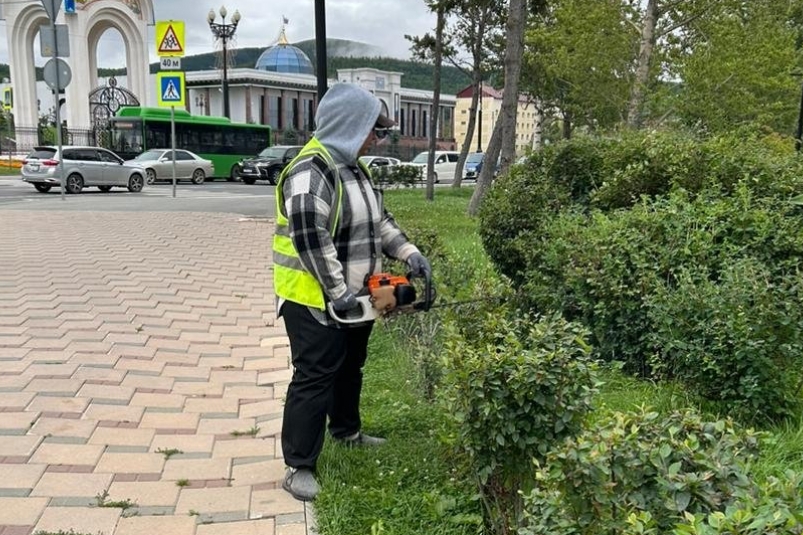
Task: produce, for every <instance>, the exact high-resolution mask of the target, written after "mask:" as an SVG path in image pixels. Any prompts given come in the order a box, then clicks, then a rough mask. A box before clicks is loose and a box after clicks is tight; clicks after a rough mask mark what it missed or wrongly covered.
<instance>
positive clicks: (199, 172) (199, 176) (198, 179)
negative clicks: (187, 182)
mask: <svg viewBox="0 0 803 535" xmlns="http://www.w3.org/2000/svg"><path fill="white" fill-rule="evenodd" d="M204 180H206V174H204V170H203V169H196V170H195V171H193V172H192V183H193V184H203V183H204Z"/></svg>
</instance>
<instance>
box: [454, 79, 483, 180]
mask: <svg viewBox="0 0 803 535" xmlns="http://www.w3.org/2000/svg"><path fill="white" fill-rule="evenodd" d="M481 76H482V74H481V73H480V72H479V71H474V80H472V86H473V87H474V90H473V91H474V94H473V95H471V107H470V108H469V110H468V127H467V128H466V137H465V139H464V140H463V146H462V147H461V148H460V156H458V158H457V167H456V168H455V171H454V182H452V187H453V188H459V187H460V186H461V185H462V183H463V169H464V168H465V165H466V159H467V158H468V153H469V151H470V150H471V141H472V138H473V137H474V130H475V128H476V126H477V106H478V103H479V98H480V97H481V96H482V95H481V91H482V80H481V79H480V77H481Z"/></svg>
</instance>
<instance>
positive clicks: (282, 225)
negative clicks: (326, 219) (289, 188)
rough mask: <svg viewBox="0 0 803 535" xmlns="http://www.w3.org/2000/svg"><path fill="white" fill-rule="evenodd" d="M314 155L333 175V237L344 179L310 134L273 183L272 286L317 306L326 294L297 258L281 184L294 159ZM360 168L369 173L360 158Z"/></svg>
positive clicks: (279, 292)
mask: <svg viewBox="0 0 803 535" xmlns="http://www.w3.org/2000/svg"><path fill="white" fill-rule="evenodd" d="M314 156H319V157H321V158H322V159H323V160H324V161H325V162H326V164H327V166H328V167H329V171H330V173H332V176H333V177H334V179H335V201H334V203H333V204H332V208H333V210H332V216H331V217H330V225H329V233H330V234H331V235H332V236H333V237H334V235H335V233H336V231H337V225H338V223H339V221H340V213H341V210H342V203H343V182H342V181H341V180H340V172H339V170H338V168H337V164H336V163H335V161H334V159H332V156H331V155H330V154H329V151H328V150H326V147H324V146H323V145H322V144H321V142H320V141H318V140H317V139H316V138H312V139H311V140H310V141H309V143H307V144H306V145H304V148H303V149H301V152H299V153H298V156H296V157H295V158H293V160H292V161H291V162H290V163H289V164H288V165H287V166H286V167H285V168H284V170H283V171H282V173H281V174H280V175H279V180H278V181H277V183H276V232H275V234H274V235H273V289H274V291H275V292H276V295H278V296H279V297H281V298H284V299H287V300H288V301H293V302H294V303H299V304H301V305H306V306H309V307H314V308H317V309H320V310H324V309H325V308H326V304H325V296H324V292H323V288H321V285H320V283H319V282H318V281H317V280H316V279H315V277H313V276H312V274H311V273H309V272H308V271H307V270H305V269H304V266H302V265H301V260H300V259H299V255H298V251H296V248H295V246H294V245H293V240H292V239H291V238H290V225H289V222H288V220H287V217H286V216H285V215H284V213H283V211H284V192H283V191H282V186H283V185H284V180H285V179H286V178H287V176H288V175H289V173H290V171H291V170H292V168H293V166H294V165H295V164H296V162H297V161H299V160H302V159H305V158H310V157H314ZM359 166H360V168H361V169H362V170H363V172H365V174H366V176H368V177H369V178H370V177H371V172H370V171H369V170H368V167H367V166H365V165H364V164H363V163H362V162H359Z"/></svg>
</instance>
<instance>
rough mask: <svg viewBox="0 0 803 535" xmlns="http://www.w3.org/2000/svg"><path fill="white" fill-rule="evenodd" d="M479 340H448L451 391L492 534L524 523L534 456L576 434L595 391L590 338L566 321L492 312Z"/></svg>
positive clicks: (459, 431)
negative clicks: (522, 517)
mask: <svg viewBox="0 0 803 535" xmlns="http://www.w3.org/2000/svg"><path fill="white" fill-rule="evenodd" d="M476 328H477V330H478V331H480V332H481V333H483V334H481V335H479V336H478V337H477V338H475V339H474V340H473V342H472V343H468V342H466V340H465V339H464V338H462V337H461V336H454V337H452V338H451V339H450V340H449V341H448V342H447V350H448V357H447V358H448V366H447V370H448V377H447V380H446V381H445V384H446V385H447V392H446V394H445V397H446V400H447V406H448V409H449V413H450V414H451V415H452V416H453V418H454V419H455V423H456V424H457V425H456V429H457V435H458V436H457V446H458V449H459V450H460V451H462V452H463V453H464V454H465V455H466V456H467V459H468V462H469V465H470V466H471V470H472V472H473V473H476V474H477V478H478V485H479V489H480V496H481V499H482V500H483V503H484V505H485V510H486V512H487V515H486V520H488V522H489V523H490V524H491V525H490V526H489V528H491V532H492V533H507V532H508V531H507V530H508V529H510V527H512V526H518V524H519V523H520V515H521V494H520V492H521V491H526V490H529V489H530V488H531V487H532V484H533V478H532V473H531V472H532V471H531V467H532V459H533V458H542V459H543V458H544V457H545V456H546V454H547V452H548V451H549V449H550V448H551V447H552V446H554V445H555V444H557V443H559V442H560V441H561V440H563V439H564V438H565V437H569V436H572V435H574V434H575V433H577V432H578V431H579V430H580V428H581V425H582V422H583V420H584V418H585V416H586V414H587V412H588V411H589V410H590V408H591V401H592V396H593V394H594V392H595V391H596V380H595V366H594V364H593V362H592V361H591V359H590V348H589V347H588V346H587V345H586V344H585V342H584V341H583V337H584V336H585V333H584V331H583V329H582V328H581V327H580V326H578V325H575V324H570V323H567V322H566V321H565V320H562V319H560V318H546V319H541V320H539V321H535V322H531V321H530V320H529V318H526V317H525V318H519V319H518V320H516V321H508V320H506V319H504V318H499V317H497V316H493V315H489V316H487V317H486V319H485V323H484V324H482V325H478V326H476Z"/></svg>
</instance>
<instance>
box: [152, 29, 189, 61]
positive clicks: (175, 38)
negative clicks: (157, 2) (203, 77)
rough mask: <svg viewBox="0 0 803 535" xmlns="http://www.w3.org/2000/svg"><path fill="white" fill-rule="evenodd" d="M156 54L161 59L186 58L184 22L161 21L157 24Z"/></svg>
mask: <svg viewBox="0 0 803 535" xmlns="http://www.w3.org/2000/svg"><path fill="white" fill-rule="evenodd" d="M156 53H157V54H158V55H159V57H160V58H164V57H182V56H184V21H181V20H160V21H158V22H157V23H156Z"/></svg>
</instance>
